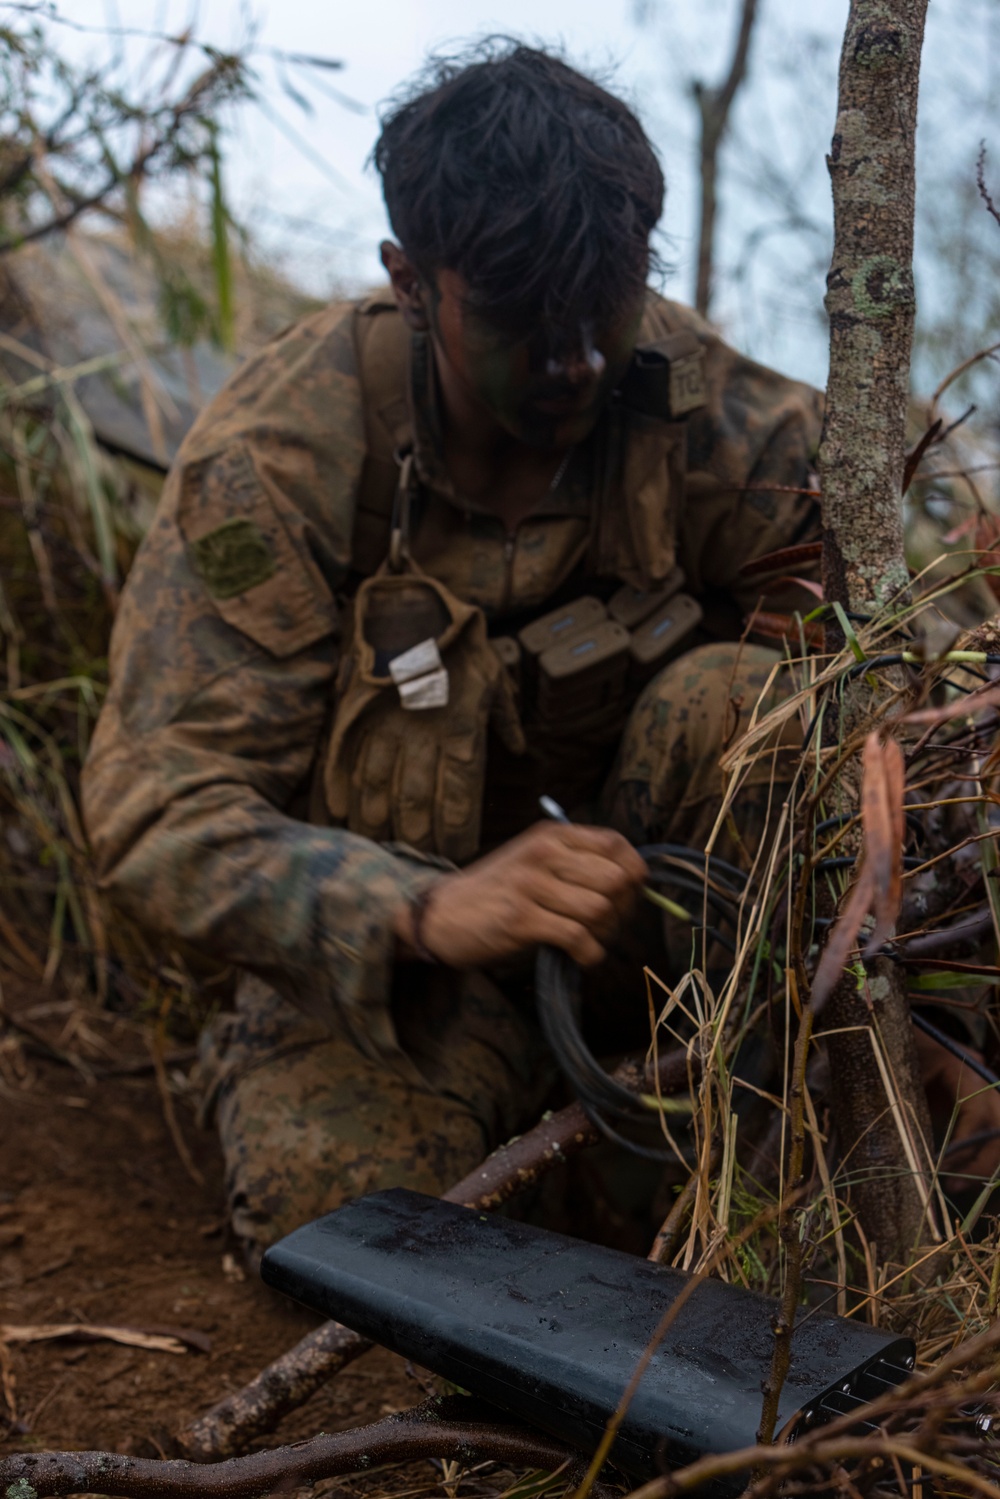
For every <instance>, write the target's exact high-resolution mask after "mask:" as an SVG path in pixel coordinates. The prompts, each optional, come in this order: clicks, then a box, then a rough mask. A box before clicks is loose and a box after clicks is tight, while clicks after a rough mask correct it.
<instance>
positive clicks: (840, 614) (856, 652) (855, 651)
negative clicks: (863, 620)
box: [833, 603, 868, 661]
mask: <svg viewBox="0 0 1000 1499" xmlns="http://www.w3.org/2000/svg"><path fill="white" fill-rule="evenodd" d="M833 612H834V614H835V615H836V616H837V623H838V625H839V626H840V628H841V629H842V630H843V632H844V639H845V640H846V641H847V644H848V645H849V646H850V648H851V653H852V655H853V656H854V659H855V661H867V660H868V657H867V656H866V655H865V653H864V650H863V649H862V646H861V642H860V640H859V639H858V637H857V632H856V631H855V629H854V626H853V625H852V624H851V621H850V620H849V619H848V617H847V615H846V614H845V613H844V606H843V604H837V603H835V604H834V606H833Z"/></svg>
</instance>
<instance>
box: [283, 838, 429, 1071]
mask: <svg viewBox="0 0 1000 1499" xmlns="http://www.w3.org/2000/svg"><path fill="white" fill-rule="evenodd" d="M337 837H338V840H339V839H343V840H345V844H346V845H347V850H349V852H348V862H349V864H350V871H349V873H348V872H347V871H346V870H343V869H342V870H340V871H338V874H337V875H336V876H333V877H331V878H328V879H327V880H326V881H324V883H323V887H322V888H321V890H320V898H319V912H318V914H319V918H320V933H319V937H320V945H321V948H322V950H323V956H324V957H325V959H326V961H325V962H324V963H323V964H322V967H323V969H324V970H325V971H324V972H323V974H322V976H320V975H317V977H318V978H319V979H320V983H319V984H318V985H316V986H315V987H313V988H312V992H311V993H310V994H309V995H308V997H306V996H302V995H290V996H289V997H290V998H293V999H295V1000H296V1001H297V1002H298V1003H299V1004H300V1005H301V1007H302V1008H307V1009H309V1010H310V1011H312V1012H313V1013H317V1012H319V1013H322V1012H324V1011H325V1014H326V1016H327V1017H329V1014H330V1009H331V1006H335V1007H336V1009H337V1010H338V1011H339V1012H340V1015H341V1017H342V1019H343V1020H344V1022H345V1023H346V1024H347V1026H348V1028H349V1029H350V1030H351V1032H352V1034H353V1036H354V1038H355V1040H356V1042H357V1044H358V1046H359V1047H360V1049H361V1050H362V1051H363V1052H365V1054H366V1055H368V1056H375V1057H379V1058H383V1059H389V1058H392V1059H394V1060H396V1061H397V1062H398V1060H399V1058H400V1047H399V1041H398V1039H397V1037H396V1032H395V1027H394V1025H393V1022H392V1014H391V1011H390V1006H389V995H390V991H391V987H392V968H393V963H394V961H395V954H396V938H395V933H394V931H393V918H394V915H395V912H396V910H397V909H398V907H399V906H400V904H402V903H409V902H410V901H413V900H415V899H416V898H417V897H418V896H419V895H420V894H422V892H423V891H425V890H427V889H429V888H430V886H432V885H436V884H437V882H438V881H439V880H441V879H442V878H444V877H445V875H446V874H447V873H448V872H449V870H451V869H453V867H454V866H452V865H450V864H447V863H446V862H445V861H444V860H438V859H432V858H428V857H426V856H425V855H423V854H420V853H418V852H417V850H416V849H411V848H409V847H407V846H405V845H391V844H387V845H382V844H377V843H371V842H369V841H368V840H367V839H364V838H359V837H357V836H356V835H354V834H352V833H343V832H341V833H338V834H337ZM347 850H345V852H346V851H347ZM303 999H306V1003H305V1004H303V1003H302V1000H303Z"/></svg>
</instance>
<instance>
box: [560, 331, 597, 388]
mask: <svg viewBox="0 0 1000 1499" xmlns="http://www.w3.org/2000/svg"><path fill="white" fill-rule="evenodd" d="M606 365H607V360H606V359H605V358H604V355H603V354H602V353H601V351H600V349H597V348H595V347H594V345H593V343H592V342H591V340H590V339H589V338H588V337H587V336H586V334H584V335H582V336H581V338H580V341H579V342H578V343H577V344H575V345H573V346H572V347H571V348H566V349H561V350H560V351H559V352H558V353H553V354H550V355H549V358H548V360H547V361H546V365H545V373H546V374H547V375H548V376H549V377H550V378H551V379H556V380H565V381H567V383H568V384H570V385H586V384H588V383H589V382H590V381H592V380H599V379H600V377H601V376H602V375H603V373H604V370H605V367H606Z"/></svg>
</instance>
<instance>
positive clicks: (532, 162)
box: [84, 45, 820, 1248]
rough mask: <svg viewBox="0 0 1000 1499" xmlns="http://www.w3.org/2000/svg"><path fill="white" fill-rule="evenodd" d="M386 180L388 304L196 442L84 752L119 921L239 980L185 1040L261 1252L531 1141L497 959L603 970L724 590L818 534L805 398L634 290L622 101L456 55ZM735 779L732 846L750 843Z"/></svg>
mask: <svg viewBox="0 0 1000 1499" xmlns="http://www.w3.org/2000/svg"><path fill="white" fill-rule="evenodd" d="M375 163H376V166H377V167H378V170H379V171H380V173H381V176H382V181H383V185H384V191H385V198H386V203H387V206H388V210H389V216H390V219H391V222H392V225H393V230H394V233H395V234H396V236H397V239H398V243H388V242H387V243H385V244H383V246H382V252H381V253H382V262H383V265H384V267H385V269H386V271H387V272H388V276H389V280H390V283H391V287H390V288H388V289H387V290H386V291H385V293H378V294H376V295H374V296H371V297H368V298H366V299H365V300H364V301H361V302H358V303H344V304H339V305H335V306H331V307H328V308H327V309H326V310H324V311H322V312H320V313H319V314H317V315H315V316H313V317H310V318H307V319H306V320H305V321H304V322H302V323H300V324H299V325H298V326H296V327H294V328H292V329H291V330H290V331H289V332H287V333H285V334H284V335H282V336H281V337H280V338H279V339H278V340H277V341H276V342H274V343H273V344H272V345H271V346H270V347H268V348H267V349H266V350H264V352H263V353H261V354H260V355H258V356H257V357H256V358H254V359H252V360H250V361H249V362H248V363H247V364H245V365H244V367H243V368H242V369H241V370H240V372H239V373H238V374H237V375H236V376H235V378H234V379H233V380H231V381H230V383H229V384H228V386H227V387H226V389H225V390H224V391H223V392H222V393H221V395H220V396H219V397H218V399H217V400H215V401H214V402H213V404H212V405H211V407H210V408H209V409H208V410H207V411H206V412H205V413H204V415H203V416H202V417H201V419H200V420H199V421H198V423H197V425H196V426H195V428H194V429H193V431H192V432H191V433H190V435H189V437H188V438H187V440H186V442H185V444H184V446H183V449H182V451H181V453H180V456H179V458H178V461H177V463H176V465H175V467H174V469H173V471H172V473H171V475H170V478H169V480H168V482H167V485H166V489H165V491H164V495H163V499H162V503H161V505H160V508H159V511H158V514H157V516H156V519H155V522H154V524H153V526H152V528H151V530H150V533H149V535H148V536H147V538H146V540H145V542H144V544H143V546H142V548H141V550H140V553H139V556H138V558H137V560H136V563H135V566H134V568H133V570H132V574H131V577H130V579H129V583H128V587H127V590H126V593H125V597H124V599H123V602H122V607H121V611H120V614H119V617H118V620H117V624H116V627H115V632H114V639H113V644H112V656H111V679H112V685H111V692H110V696H109V698H108V701H107V704H106V706H105V709H104V711H103V713H102V715H101V719H100V723H99V725H98V729H97V733H96V737H95V740H94V744H93V748H92V752H91V755H90V759H89V762H88V765H87V768H86V774H85V787H84V790H85V807H86V817H87V824H88V828H89V833H90V836H91V839H92V842H93V847H94V851H95V856H96V859H97V863H98V868H99V873H100V877H101V879H102V881H103V884H104V887H105V888H106V889H107V890H108V891H109V892H110V894H111V895H112V897H113V898H114V899H115V901H117V902H118V904H119V905H120V906H121V907H122V908H124V910H125V911H127V912H128V913H130V914H131V915H132V916H134V917H135V918H137V919H138V920H140V921H141V922H143V923H144V924H145V925H146V926H147V927H149V928H151V929H153V930H155V931H157V932H159V933H162V934H165V935H167V936H168V937H172V938H174V939H183V940H184V941H186V942H188V943H193V944H195V945H197V946H199V947H200V948H202V949H204V950H206V951H207V952H209V953H210V954H211V955H212V956H213V957H215V958H222V959H224V960H226V961H228V962H231V963H232V964H234V965H236V967H237V968H238V969H239V970H240V973H241V979H240V983H239V990H238V1003H237V1009H236V1012H235V1014H232V1015H227V1016H224V1017H223V1018H222V1020H221V1021H220V1022H218V1023H217V1024H216V1025H215V1026H214V1027H213V1030H212V1033H211V1037H210V1047H209V1050H210V1051H211V1053H212V1059H213V1062H212V1065H213V1067H214V1073H215V1084H216V1086H215V1101H216V1105H217V1110H218V1119H219V1127H220V1131H221V1137H222V1144H223V1149H224V1152H225V1157H226V1165H227V1185H228V1191H229V1195H230V1205H231V1210H232V1213H233V1218H234V1223H235V1226H236V1229H237V1231H238V1232H239V1233H240V1235H241V1236H242V1237H243V1239H244V1240H245V1241H246V1242H247V1244H248V1245H249V1246H250V1247H251V1248H253V1247H254V1246H257V1247H259V1246H262V1245H264V1244H266V1243H268V1242H270V1241H271V1240H273V1239H274V1238H275V1237H276V1236H277V1235H279V1234H281V1233H284V1232H285V1231H287V1230H289V1229H291V1228H292V1227H294V1226H295V1225H296V1224H298V1223H299V1222H302V1221H304V1220H306V1219H307V1218H309V1217H312V1216H315V1215H317V1214H318V1213H320V1212H323V1211H327V1210H329V1209H331V1208H333V1207H335V1206H337V1205H338V1204H339V1203H340V1202H341V1201H343V1200H344V1199H345V1198H346V1197H351V1196H356V1195H358V1194H361V1193H363V1192H366V1191H370V1190H372V1189H374V1188H377V1187H380V1186H391V1185H396V1184H401V1183H405V1184H407V1185H409V1186H411V1187H414V1188H416V1189H418V1190H424V1191H439V1190H441V1189H443V1188H444V1187H445V1186H447V1185H448V1184H449V1182H450V1181H451V1180H453V1179H456V1178H458V1177H459V1176H461V1175H462V1174H464V1173H465V1172H466V1171H467V1170H469V1169H471V1167H472V1166H474V1165H475V1164H476V1162H477V1161H478V1160H479V1159H481V1158H482V1156H483V1155H484V1154H485V1153H486V1152H487V1151H488V1150H489V1149H490V1148H492V1147H493V1146H495V1145H496V1144H497V1143H498V1142H499V1141H500V1140H502V1139H503V1138H505V1137H506V1136H508V1135H509V1134H511V1133H513V1132H514V1131H516V1130H517V1129H519V1128H522V1127H524V1126H525V1124H528V1123H531V1122H532V1117H533V1116H535V1115H536V1113H537V1110H538V1108H539V1107H540V1106H542V1104H543V1099H544V1094H545V1090H546V1088H547V1087H548V1085H549V1082H550V1079H551V1066H550V1063H549V1060H548V1058H547V1056H546V1053H545V1049H544V1047H543V1046H542V1044H541V1042H540V1039H539V1036H538V1032H537V1029H536V1026H535V1023H534V1019H533V1014H532V1010H531V1006H530V1003H525V1001H524V991H525V989H526V988H527V987H529V986H526V985H525V984H524V983H523V982H521V980H520V979H518V978H517V977H516V975H517V974H518V973H519V972H520V973H521V975H522V977H523V973H524V971H525V970H527V972H528V973H529V974H530V957H531V954H532V953H533V951H534V950H535V949H536V948H537V946H538V944H540V943H551V944H555V945H556V946H557V947H560V948H562V949H564V950H565V951H566V952H568V953H569V954H571V955H572V957H573V958H575V959H576V960H577V961H578V962H579V963H581V964H583V965H597V964H599V963H600V962H601V960H602V958H603V957H604V955H605V950H606V948H607V946H608V944H609V943H612V942H613V941H614V939H615V937H616V933H617V932H618V930H619V928H620V926H621V924H622V922H623V921H625V920H626V918H627V917H628V913H629V910H630V906H631V902H632V897H633V894H634V892H635V890H636V887H637V885H638V883H639V882H640V881H641V880H642V879H643V876H644V865H643V862H642V860H641V859H640V858H639V856H638V855H637V854H636V852H635V850H634V847H633V845H636V844H642V843H648V842H652V841H659V840H675V841H681V842H684V843H687V844H693V845H696V846H702V845H703V844H704V841H705V839H706V837H707V834H708V831H709V829H710V828H711V826H712V823H713V821H714V818H715V811H716V808H717V806H718V801H719V793H720V788H721V780H720V772H719V769H718V756H719V751H720V747H721V746H722V745H723V744H725V743H731V742H732V740H733V738H734V737H735V736H736V735H737V734H738V733H739V732H740V730H741V727H742V726H743V725H744V724H745V722H746V718H747V715H748V714H749V712H750V711H751V709H752V707H753V705H754V703H755V702H756V700H757V698H758V696H759V694H760V692H761V689H762V688H763V687H764V686H765V684H766V683H767V682H768V679H769V675H770V673H771V669H772V666H773V665H774V663H775V661H776V660H777V657H776V655H775V654H774V653H773V652H772V651H770V650H768V649H765V648H763V647H761V646H759V645H754V644H747V643H743V644H740V643H739V642H740V640H741V637H742V636H743V634H744V630H745V622H746V620H747V617H748V616H749V615H750V614H751V613H752V612H753V610H754V608H755V606H756V605H757V603H758V600H759V598H760V596H761V594H762V592H763V591H764V590H765V589H766V587H767V586H768V579H767V577H766V576H763V577H762V575H761V572H760V570H759V569H758V570H757V571H756V572H755V573H754V575H753V576H752V578H751V577H749V576H747V575H746V574H745V572H744V571H743V570H744V568H745V565H746V564H748V563H752V562H754V560H755V559H760V558H762V557H765V556H767V555H768V554H770V553H771V552H772V551H774V550H775V549H777V548H781V547H785V546H790V545H793V544H796V543H800V542H803V541H807V540H810V539H813V538H814V537H816V536H817V535H818V527H819V521H818V514H817V508H816V505H815V503H814V501H813V500H812V499H811V498H810V497H809V494H808V491H809V490H810V489H811V487H812V486H811V483H810V477H809V471H810V461H811V458H812V456H813V453H814V450H815V448H816V445H817V443H818V438H819V430H820V402H819V397H818V396H817V394H816V392H815V391H813V390H811V389H810V388H808V387H806V386H804V385H800V384H796V383H795V382H792V381H789V380H786V379H783V378H781V377H780V376H778V375H776V374H774V373H772V372H771V371H769V370H767V369H763V368H762V367H760V366H759V365H756V364H753V363H751V362H750V361H749V360H747V359H744V358H742V357H741V356H740V355H738V354H736V353H735V352H733V350H732V349H730V348H727V346H726V345H725V344H724V343H723V342H722V341H721V339H719V338H718V337H717V336H716V334H715V333H714V332H713V331H712V329H711V328H710V327H708V326H707V325H706V324H705V323H704V322H703V321H702V320H701V319H700V318H698V317H697V316H696V315H695V314H694V313H692V312H691V311H689V310H688V309H686V308H684V307H681V306H678V305H677V304H675V303H672V302H669V301H665V300H663V299H662V298H661V297H659V296H657V295H655V294H654V293H652V292H650V291H648V290H647V281H648V278H649V272H650V265H651V253H650V245H649V240H650V234H651V232H652V230H653V228H654V226H655V225H656V223H657V221H658V219H659V216H660V212H661V208H662V202H663V193H664V184H663V178H662V175H661V171H660V167H659V165H658V163H657V160H656V157H655V155H654V153H653V151H652V149H651V147H650V145H649V143H648V141H647V139H646V137H645V135H644V133H643V131H642V128H641V126H640V125H639V123H638V121H637V120H636V118H635V117H634V115H633V114H632V113H631V112H630V111H629V110H628V109H627V108H626V106H625V105H624V104H623V103H622V102H621V101H620V100H618V99H616V98H614V97H613V96H612V95H610V94H608V93H606V92H605V91H604V90H603V89H601V88H600V87H598V86H597V85H596V84H595V83H593V82H591V81H590V80H589V79H587V78H585V77H583V76H581V75H580V74H578V73H576V72H574V71H573V70H571V69H570V68H569V67H567V66H566V65H565V64H564V63H563V62H561V61H559V60H557V59H556V58H554V57H552V56H549V55H547V54H545V53H544V52H540V51H535V50H532V49H529V48H526V47H523V46H518V45H504V46H499V47H498V46H492V47H487V48H482V49H480V51H479V52H478V53H477V54H476V55H475V56H474V57H473V58H472V59H471V60H469V59H466V60H465V61H464V62H462V63H460V64H445V65H442V66H438V67H437V68H436V70H435V72H434V75H433V76H432V78H431V79H430V80H424V81H423V82H422V84H421V85H420V86H419V87H418V89H417V91H415V92H414V93H413V94H412V95H411V96H410V97H409V98H408V99H406V100H405V101H404V102H402V103H399V104H397V105H396V106H395V107H394V108H393V109H392V111H391V112H390V113H389V115H388V117H387V118H386V119H385V121H384V125H383V130H382V135H381V138H380V140H379V143H378V145H377V147H376V151H375ZM772 581H774V580H772ZM799 602H804V603H806V604H807V605H808V604H811V603H812V602H813V601H812V600H810V599H808V598H807V597H806V596H803V598H802V599H801V600H799V599H786V600H785V601H784V606H785V607H787V605H788V604H789V603H799ZM771 604H772V607H773V606H774V600H773V598H772V600H771ZM782 606H783V605H782V604H779V605H778V607H782ZM767 774H768V772H767V771H765V770H762V772H761V776H762V778H763V777H764V776H765V775H767ZM765 791H766V788H764V787H763V785H762V783H761V785H760V786H759V787H758V794H757V796H756V797H755V794H754V786H753V784H752V783H751V784H750V785H748V788H747V790H746V793H745V794H744V797H743V800H742V803H741V806H740V808H739V818H740V825H739V828H738V829H736V828H731V829H730V830H729V831H727V832H726V833H725V835H724V838H723V841H722V843H721V844H719V845H717V849H718V851H719V852H720V853H722V854H724V855H726V856H728V857H729V858H732V859H735V860H738V861H744V862H745V861H746V859H747V855H748V850H752V848H753V846H754V843H755V840H756V839H757V838H758V837H759V834H760V830H761V825H762V819H763V817H764V815H765V813H764V801H765ZM543 792H544V793H547V794H548V795H550V796H552V797H554V798H556V799H557V800H559V801H560V802H561V803H562V804H563V805H564V806H566V807H567V808H569V809H570V812H571V814H572V817H573V821H574V824H575V825H572V826H560V825H558V824H556V823H553V822H548V823H545V822H539V821H538V796H539V794H540V793H543ZM650 957H651V960H652V961H654V962H655V961H657V958H656V955H652V954H651V955H650ZM519 964H520V969H519V966H518V965H519ZM512 975H514V976H515V977H513V978H512Z"/></svg>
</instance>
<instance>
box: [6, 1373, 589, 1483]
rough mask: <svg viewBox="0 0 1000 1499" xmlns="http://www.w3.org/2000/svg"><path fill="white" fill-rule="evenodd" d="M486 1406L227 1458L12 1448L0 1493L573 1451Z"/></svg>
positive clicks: (440, 1408) (569, 1455) (503, 1459)
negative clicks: (492, 1420) (497, 1419)
mask: <svg viewBox="0 0 1000 1499" xmlns="http://www.w3.org/2000/svg"><path fill="white" fill-rule="evenodd" d="M492 1414H493V1413H492V1412H491V1411H490V1410H489V1408H488V1407H484V1406H482V1405H480V1404H479V1402H478V1401H474V1400H469V1399H467V1398H465V1397H464V1396H454V1395H453V1396H449V1397H446V1398H443V1399H442V1398H440V1397H435V1398H434V1399H431V1400H428V1401H425V1402H424V1404H423V1405H418V1406H417V1407H416V1408H415V1409H414V1410H410V1411H404V1412H401V1413H400V1414H398V1415H394V1416H388V1417H387V1418H386V1419H385V1420H384V1421H376V1422H374V1424H373V1425H371V1426H361V1427H358V1428H357V1429H356V1430H354V1431H341V1432H336V1433H334V1434H332V1435H330V1434H327V1433H324V1434H323V1435H321V1436H318V1437H313V1438H312V1439H311V1440H310V1441H307V1442H297V1443H296V1444H295V1445H294V1446H290V1447H277V1448H274V1449H273V1450H271V1451H268V1452H255V1453H253V1454H252V1455H251V1456H249V1457H236V1458H230V1459H229V1460H228V1461H227V1462H220V1463H213V1464H210V1465H208V1466H206V1465H205V1464H203V1463H193V1462H189V1461H186V1460H184V1459H168V1460H166V1461H163V1460H159V1459H153V1458H137V1457H125V1456H121V1455H119V1454H118V1453H113V1452H39V1453H19V1454H18V1455H16V1456H14V1457H7V1458H0V1494H7V1495H14V1496H19V1495H22V1494H23V1495H25V1496H27V1495H28V1494H45V1495H60V1494H91V1493H100V1494H116V1495H124V1496H126V1499H147V1496H148V1499H174V1496H178V1499H180V1496H184V1495H190V1496H192V1499H263V1496H264V1495H267V1494H272V1493H274V1492H275V1490H277V1489H279V1488H281V1489H286V1490H287V1489H297V1488H304V1487H307V1486H308V1485H311V1484H314V1483H316V1482H318V1480H319V1479H321V1478H334V1477H336V1476H338V1475H339V1474H343V1473H361V1472H365V1473H368V1472H371V1471H372V1469H374V1468H378V1467H380V1466H382V1465H383V1464H384V1463H400V1462H413V1461H415V1460H418V1459H420V1458H430V1457H435V1458H443V1459H446V1460H447V1459H452V1460H457V1461H459V1462H462V1463H465V1464H471V1463H481V1462H499V1463H506V1464H509V1465H511V1466H512V1467H518V1468H543V1469H545V1470H546V1471H548V1472H552V1471H554V1470H555V1469H557V1468H562V1467H564V1466H565V1465H568V1464H574V1463H575V1462H576V1461H577V1454H576V1453H574V1452H571V1451H570V1450H569V1449H568V1448H566V1447H563V1446H562V1445H561V1444H560V1443H559V1442H556V1441H553V1440H552V1438H550V1437H545V1436H540V1435H537V1434H536V1433H535V1432H532V1431H529V1430H527V1429H526V1428H521V1427H517V1426H500V1425H492V1424H484V1417H487V1418H488V1417H489V1416H490V1415H492Z"/></svg>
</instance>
